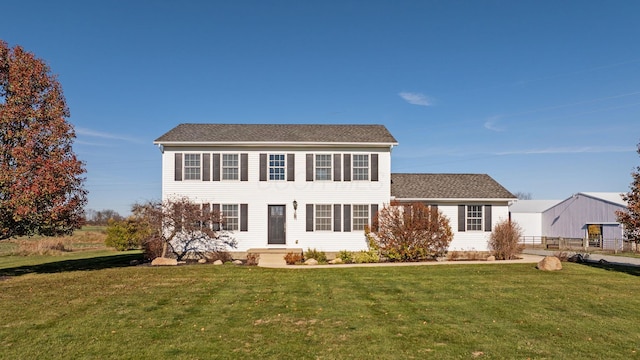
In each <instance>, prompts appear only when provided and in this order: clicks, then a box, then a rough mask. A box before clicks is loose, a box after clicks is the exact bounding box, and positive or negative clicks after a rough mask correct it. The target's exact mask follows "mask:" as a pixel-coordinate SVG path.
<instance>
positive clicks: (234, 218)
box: [221, 204, 240, 231]
mask: <svg viewBox="0 0 640 360" xmlns="http://www.w3.org/2000/svg"><path fill="white" fill-rule="evenodd" d="M221 212H222V220H223V223H224V229H225V230H231V231H234V230H238V223H239V219H240V216H239V212H238V204H222V211H221Z"/></svg>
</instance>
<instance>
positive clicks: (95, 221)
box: [85, 209, 124, 225]
mask: <svg viewBox="0 0 640 360" xmlns="http://www.w3.org/2000/svg"><path fill="white" fill-rule="evenodd" d="M85 218H86V224H87V225H108V224H109V220H112V221H122V220H124V217H122V216H121V215H120V214H118V212H117V211H115V210H111V209H105V210H99V211H96V210H93V209H87V210H85Z"/></svg>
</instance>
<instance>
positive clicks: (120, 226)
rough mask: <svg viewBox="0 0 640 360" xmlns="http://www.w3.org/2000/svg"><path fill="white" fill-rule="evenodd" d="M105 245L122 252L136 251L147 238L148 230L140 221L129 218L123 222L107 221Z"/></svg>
mask: <svg viewBox="0 0 640 360" xmlns="http://www.w3.org/2000/svg"><path fill="white" fill-rule="evenodd" d="M108 223H109V224H108V225H107V238H106V239H105V242H104V243H105V245H106V246H109V247H112V248H115V249H116V250H120V251H124V250H130V249H137V248H139V247H140V245H141V243H142V240H143V239H144V238H146V237H147V236H149V229H148V228H147V227H146V226H144V225H143V224H142V223H141V222H140V221H137V220H136V219H134V218H132V217H129V218H127V219H125V220H119V221H118V220H113V219H109V222H108Z"/></svg>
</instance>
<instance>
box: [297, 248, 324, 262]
mask: <svg viewBox="0 0 640 360" xmlns="http://www.w3.org/2000/svg"><path fill="white" fill-rule="evenodd" d="M303 255H304V259H305V260H309V259H316V261H317V262H318V264H326V263H327V254H325V252H324V251H318V250H316V249H315V248H313V249H307V251H305V252H304V254H303Z"/></svg>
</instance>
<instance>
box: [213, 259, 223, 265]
mask: <svg viewBox="0 0 640 360" xmlns="http://www.w3.org/2000/svg"><path fill="white" fill-rule="evenodd" d="M222 264H223V262H222V260H216V261H214V262H213V265H222Z"/></svg>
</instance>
